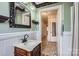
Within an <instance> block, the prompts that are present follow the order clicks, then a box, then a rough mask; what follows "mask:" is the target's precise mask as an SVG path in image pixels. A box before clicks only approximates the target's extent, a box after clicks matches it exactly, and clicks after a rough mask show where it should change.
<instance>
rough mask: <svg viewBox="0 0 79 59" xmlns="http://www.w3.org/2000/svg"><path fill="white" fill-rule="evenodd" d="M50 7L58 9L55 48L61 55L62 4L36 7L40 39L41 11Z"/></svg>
mask: <svg viewBox="0 0 79 59" xmlns="http://www.w3.org/2000/svg"><path fill="white" fill-rule="evenodd" d="M50 9H53V10H55V9H58V11H59V12H58V14H59V16H58V24H59V26H58V28H59V29H58V37H57V48H58V49H57V50H58V55H59V56H60V55H62V20H63V5H56V6H51V7H46V8H42V9H41V8H40V9H38V14H39V16H38V19H39V32H40V33H39V34H40V40H41V39H42V21H41V16H40V15H41V12H42V11H45V10H50Z"/></svg>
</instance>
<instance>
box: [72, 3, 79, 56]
mask: <svg viewBox="0 0 79 59" xmlns="http://www.w3.org/2000/svg"><path fill="white" fill-rule="evenodd" d="M74 10H75V11H74V16H75V17H74V26H73V41H72V44H73V45H72V55H73V56H79V50H78V49H79V30H78V29H79V17H78V16H79V2H74Z"/></svg>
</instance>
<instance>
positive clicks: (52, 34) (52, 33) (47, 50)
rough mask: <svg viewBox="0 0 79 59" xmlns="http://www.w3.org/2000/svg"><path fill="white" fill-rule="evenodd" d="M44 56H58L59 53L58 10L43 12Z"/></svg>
mask: <svg viewBox="0 0 79 59" xmlns="http://www.w3.org/2000/svg"><path fill="white" fill-rule="evenodd" d="M41 21H42V22H41V23H42V49H41V50H42V55H43V56H56V55H58V53H57V10H47V11H42V12H41Z"/></svg>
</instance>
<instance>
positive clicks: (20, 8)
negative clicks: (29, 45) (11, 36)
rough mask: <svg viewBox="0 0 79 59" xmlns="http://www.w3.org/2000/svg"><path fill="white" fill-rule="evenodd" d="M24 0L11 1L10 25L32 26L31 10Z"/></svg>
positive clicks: (16, 26)
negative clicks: (20, 0) (19, 0)
mask: <svg viewBox="0 0 79 59" xmlns="http://www.w3.org/2000/svg"><path fill="white" fill-rule="evenodd" d="M26 6H27V5H26V4H25V3H23V2H10V21H9V24H10V27H12V28H31V12H30V11H29V9H28V8H27V7H26Z"/></svg>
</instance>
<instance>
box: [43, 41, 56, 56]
mask: <svg viewBox="0 0 79 59" xmlns="http://www.w3.org/2000/svg"><path fill="white" fill-rule="evenodd" d="M42 56H57V43H56V42H48V44H47V46H46V48H44V49H43V50H42Z"/></svg>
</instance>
